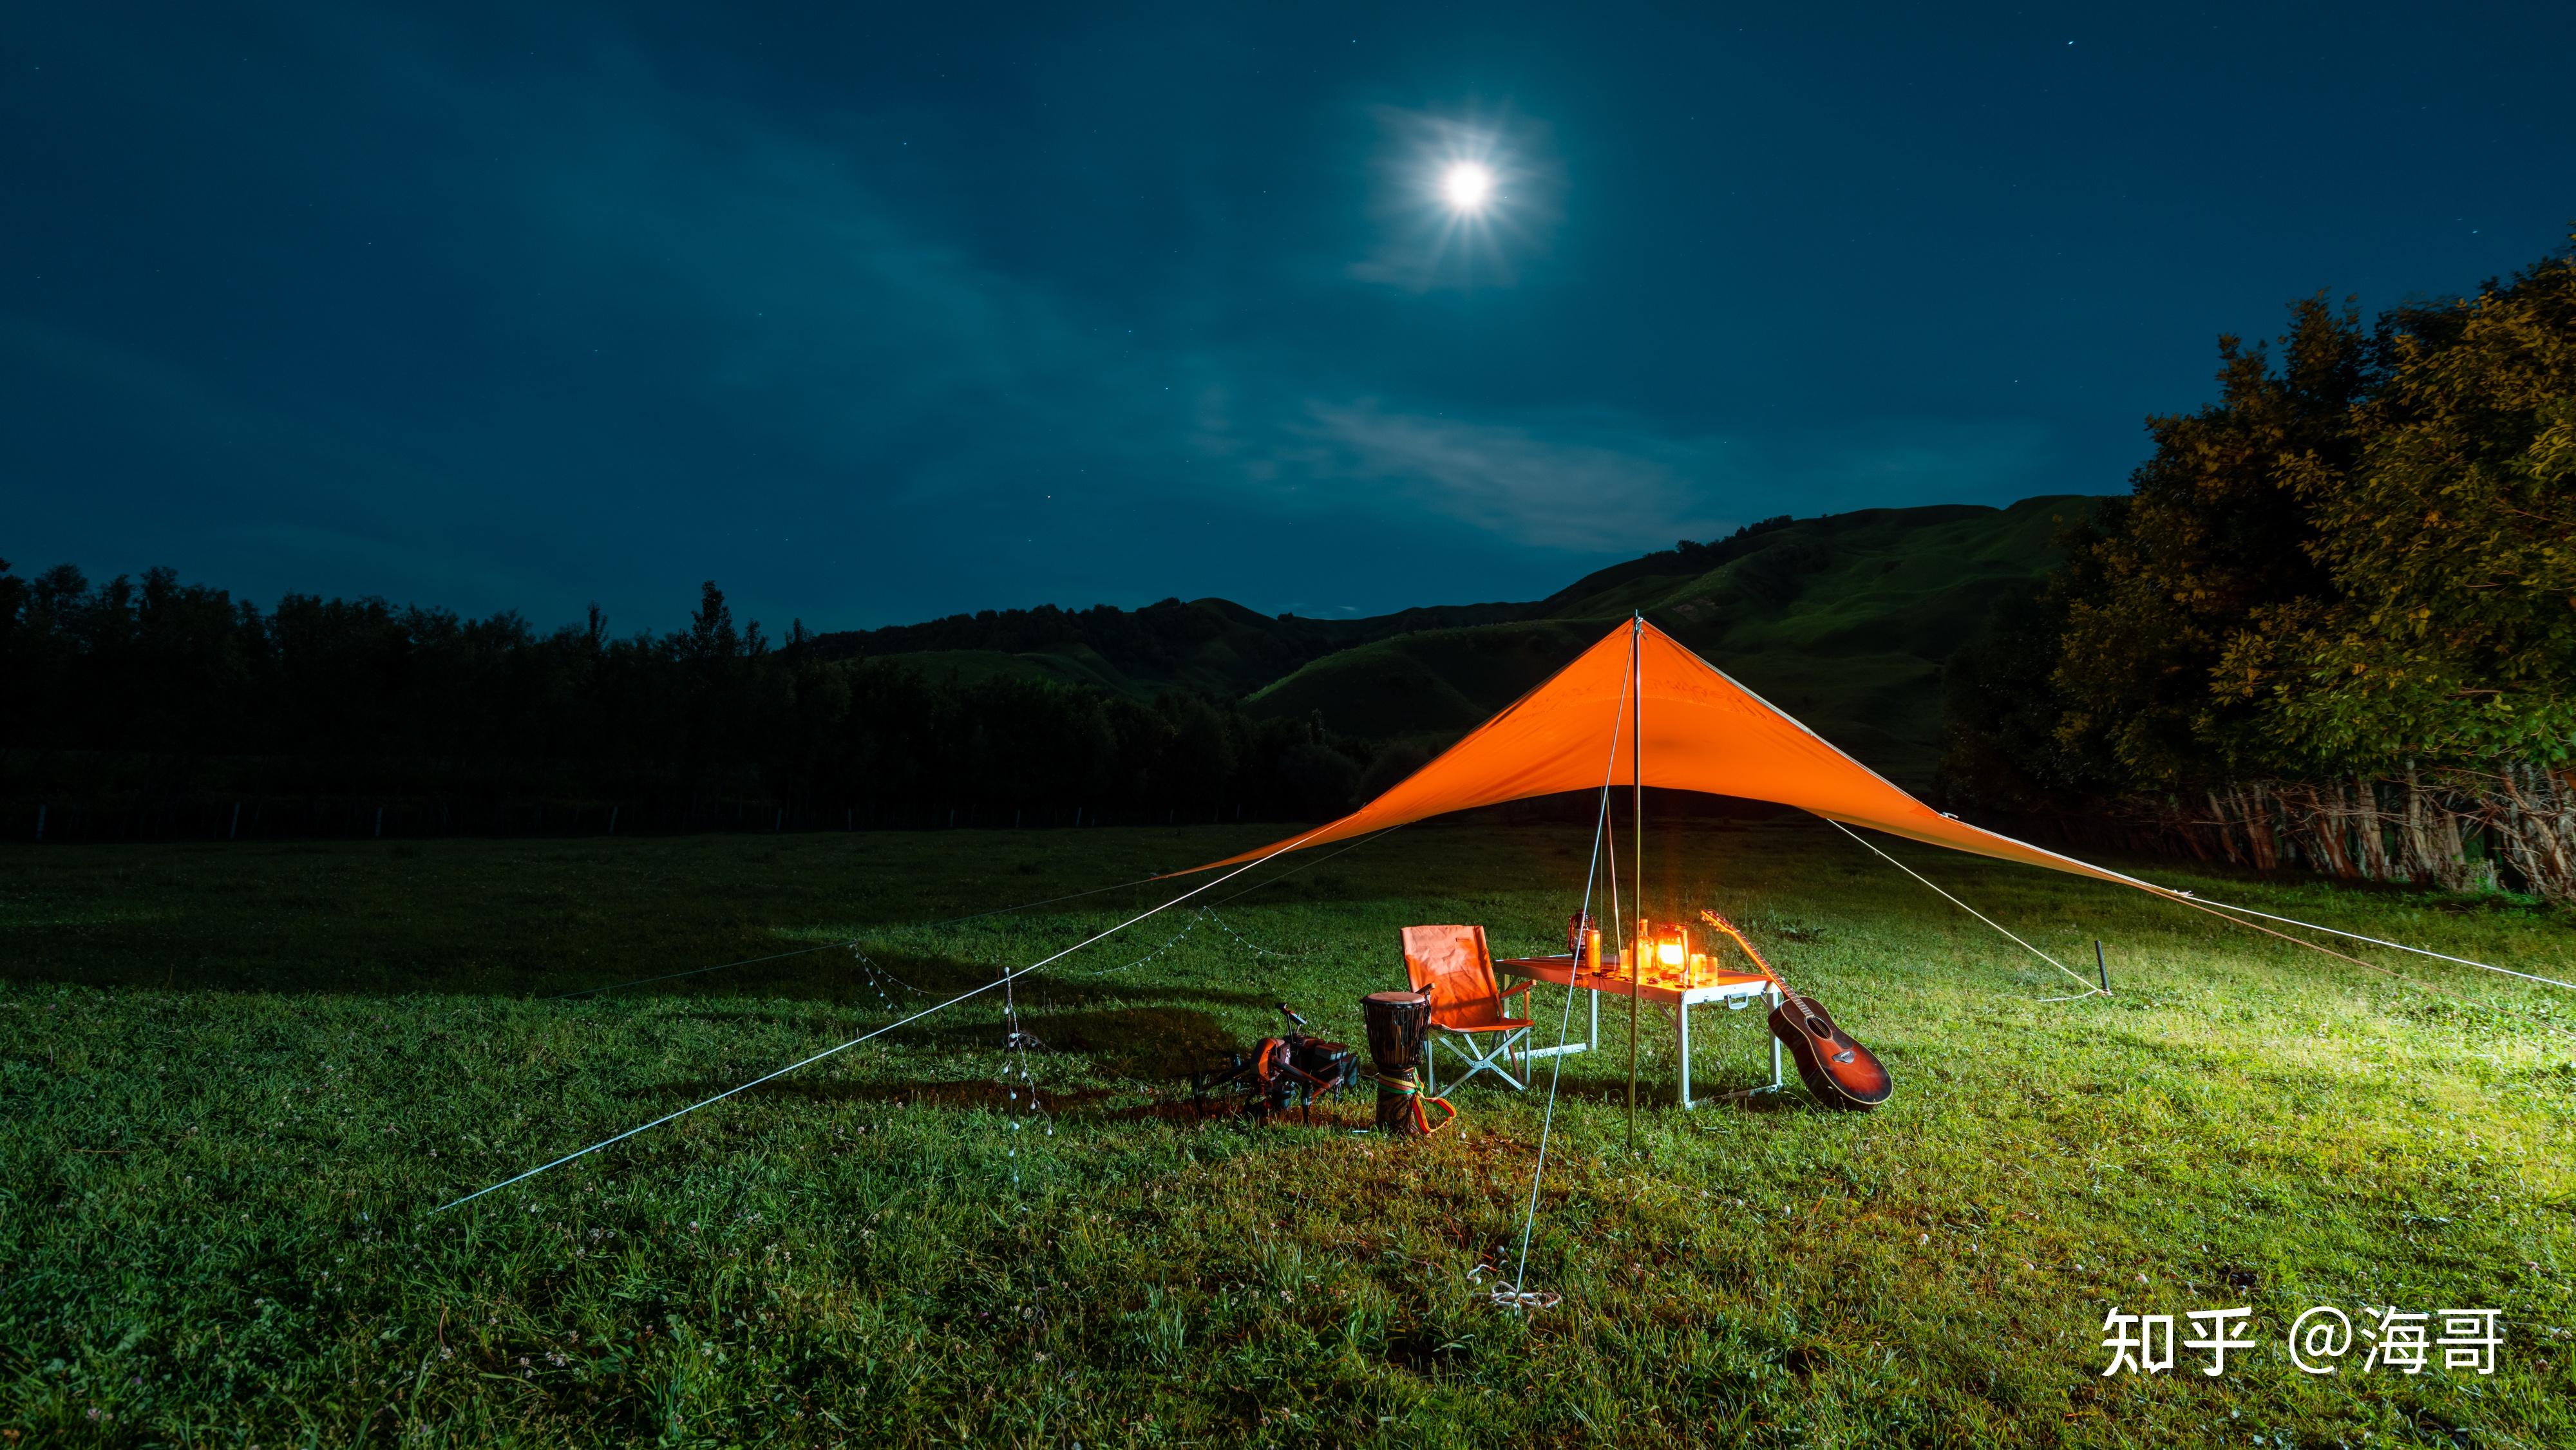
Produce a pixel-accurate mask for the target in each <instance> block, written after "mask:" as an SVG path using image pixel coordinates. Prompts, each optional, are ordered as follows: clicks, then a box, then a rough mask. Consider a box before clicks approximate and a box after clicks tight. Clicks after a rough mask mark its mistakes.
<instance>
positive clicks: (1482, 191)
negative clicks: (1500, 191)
mask: <svg viewBox="0 0 2576 1450" xmlns="http://www.w3.org/2000/svg"><path fill="white" fill-rule="evenodd" d="M1493 194H1494V173H1493V172H1491V171H1489V170H1487V169H1485V168H1484V167H1483V166H1480V165H1478V164H1477V163H1475V162H1473V161H1460V162H1455V163H1453V164H1452V165H1451V166H1450V167H1449V169H1448V170H1447V171H1445V172H1442V173H1441V175H1440V196H1441V199H1442V200H1444V201H1447V202H1448V203H1449V205H1450V207H1451V208H1452V209H1453V210H1456V211H1482V210H1484V209H1485V202H1486V201H1487V200H1488V199H1489V198H1491V197H1492V196H1493Z"/></svg>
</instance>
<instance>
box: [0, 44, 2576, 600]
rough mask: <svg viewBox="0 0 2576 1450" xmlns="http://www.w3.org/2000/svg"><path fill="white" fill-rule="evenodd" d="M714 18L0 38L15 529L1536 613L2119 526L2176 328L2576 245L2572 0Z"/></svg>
mask: <svg viewBox="0 0 2576 1450" xmlns="http://www.w3.org/2000/svg"><path fill="white" fill-rule="evenodd" d="M752 8H753V7H747V6H716V5H712V4H707V5H700V6H696V7H692V8H690V9H687V10H678V9H674V10H667V11H656V10H652V9H649V8H645V7H615V8H603V9H600V10H596V11H585V10H575V9H570V8H566V7H560V6H542V5H528V4H512V5H506V6H498V7H493V8H491V9H488V10H481V11H478V10H476V9H475V8H474V7H471V6H467V5H461V4H440V5H434V6H424V7H422V8H420V9H419V10H417V11H400V10H395V9H390V8H381V7H359V6H351V5H346V4H335V5H315V6H310V7H263V6H256V5H243V6H234V5H214V6H208V5H185V6H180V5H173V6H169V7H166V8H160V9H146V8H133V7H123V6H115V5H86V4H70V5H26V6H21V7H18V8H17V9H16V10H15V11H13V13H12V17H11V20H10V24H9V26H8V29H7V33H6V34H5V35H0V65H5V75H6V78H7V81H6V85H5V87H0V178H5V184H6V196H7V210H6V215H7V217H8V222H7V224H6V226H5V227H0V556H5V557H6V558H8V559H9V560H10V561H11V562H12V564H13V565H14V566H15V567H16V568H17V569H18V571H19V572H20V573H22V574H24V573H26V572H29V571H30V570H31V569H35V568H42V567H44V566H46V565H49V564H53V563H57V562H62V561H65V560H68V561H71V562H75V563H77V564H79V565H81V566H82V567H83V568H84V569H87V570H88V571H90V572H91V573H92V574H93V575H105V574H112V573H117V572H126V571H139V570H140V569H142V568H143V567H145V566H148V565H153V564H168V565H171V566H173V567H175V568H177V569H178V570H179V571H180V572H181V574H182V575H183V576H184V577H187V578H189V579H192V580H200V581H204V582H209V583H215V584H220V585H223V586H226V587H229V588H232V589H234V590H235V591H237V592H243V593H247V594H248V595H250V596H251V597H254V598H257V599H260V600H262V601H263V602H265V601H268V600H272V599H273V598H274V597H275V596H276V595H277V594H278V593H279V592H281V591H284V590H289V589H299V590H310V591H318V592H323V593H339V594H381V595H384V596H387V597H389V598H392V599H394V600H395V601H397V602H402V601H406V600H414V601H418V602H421V603H438V604H446V605H450V606H453V607H456V608H459V609H463V610H466V611H469V612H478V613H479V612H487V611H491V610H497V609H503V608H516V609H519V610H521V611H523V612H524V613H526V614H527V615H528V616H529V617H530V618H531V619H532V620H534V621H535V622H536V623H538V624H540V625H548V626H550V625H553V624H557V623H561V622H563V621H566V620H569V619H571V618H574V617H576V616H577V615H578V614H579V612H580V610H581V608H582V606H583V605H584V604H585V603H586V602H589V601H592V600H597V601H598V602H600V603H601V604H602V605H604V606H605V607H606V608H607V609H608V611H609V613H610V616H611V622H612V625H613V626H614V627H616V628H618V629H620V630H628V629H634V628H640V627H646V626H652V627H668V626H671V625H675V624H677V623H678V622H679V621H680V619H681V618H682V616H683V615H684V614H685V612H686V610H687V609H688V607H689V606H690V604H691V603H692V602H693V598H694V590H695V587H696V584H697V581H699V580H701V579H705V578H714V579H717V580H719V581H720V582H722V583H723V584H724V585H725V586H726V587H727V589H728V590H729V591H730V592H731V593H732V594H733V595H734V596H735V599H736V601H737V606H738V610H739V612H742V613H745V614H750V615H757V616H759V617H761V618H763V619H765V620H767V621H769V622H770V623H771V625H772V627H773V628H778V627H783V626H784V625H785V623H786V622H787V620H788V619H789V618H791V617H801V618H803V619H804V620H805V621H806V622H807V623H808V624H809V625H812V626H814V627H817V628H844V627H855V626H864V625H871V624H882V623H892V622H898V621H904V620H913V619H923V618H929V617H932V616H935V615H939V614H943V613H949V612H953V611H957V610H965V609H975V608H982V607H1004V606H1013V605H1027V604H1036V603H1044V602H1054V603H1062V604H1071V605H1087V604H1091V603H1094V602H1103V601H1105V602H1110V603H1117V604H1136V603H1141V602H1146V601H1150V600H1153V599H1157V598H1161V597H1163V596H1165V595H1172V594H1177V595H1180V596H1182V597H1185V598H1186V597H1195V596H1198V595H1205V594H1222V595H1225V596H1227V597H1230V598H1234V599H1237V600H1241V601H1243V602H1245V603H1247V604H1250V605H1252V606H1254V607H1256V608H1260V609H1263V610H1267V611H1277V610H1289V609H1293V610H1296V611H1299V612H1302V613H1311V614H1330V613H1339V612H1345V611H1357V612H1368V613H1373V612H1379V611H1383V610H1387V609H1392V608H1398V607H1401V606H1404V605H1408V604H1423V603H1440V602H1463V601H1469V600H1482V599H1521V598H1535V597H1538V596H1540V595H1543V594H1546V593H1548V592H1551V591H1552V590H1554V589H1556V588H1558V587H1559V586H1561V585H1563V584H1565V583H1567V582H1569V581H1570V580H1572V579H1573V578H1574V577H1575V576H1576V575H1578V574H1580V573H1581V572H1583V571H1584V570H1586V569H1588V568H1592V567H1596V566H1597V565H1599V564H1601V563H1603V562H1607V561H1609V560H1611V559H1615V558H1620V557H1626V556H1630V555H1633V554H1635V553H1638V552H1641V551H1643V550H1646V549H1651V548H1665V547H1670V545H1671V543H1672V541H1673V540H1674V539H1676V538H1680V537H1692V538H1706V537H1709V536H1712V535H1715V534H1718V533H1722V532H1724V531H1726V530H1729V529H1732V528H1733V527H1734V526H1736V525H1737V524H1739V523H1742V522H1744V521H1746V520H1749V519H1754V518H1759V517H1763V516H1766V515H1771V514H1778V513H1797V514H1815V513H1820V512H1831V511H1840V510H1845V509H1852V508H1861V507H1870V506H1876V505H1887V504H1918V503H1939V502H1982V503H2006V502H2009V501H2011V500H2013V499H2017V498H2022V497H2027V496H2029V495H2032V494H2040V493H2062V492H2088V493H2105V492H2113V491H2117V490H2118V489H2120V488H2122V487H2123V486H2124V484H2125V479H2126V477H2127V474H2128V471H2129V469H2130V468H2131V467H2132V466H2133V465H2134V464H2135V463H2136V462H2137V461H2138V460H2139V458H2140V457H2141V455H2142V451H2143V448H2144V441H2145V440H2144V434H2143V431H2142V428H2141V420H2142V418H2143V416H2144V415H2145V414H2147V413H2149V412H2155V411H2176V410H2182V409H2187V408H2190V407H2193V406H2197V405H2198V404H2199V403H2201V402H2203V401H2205V400H2206V399H2207V398H2208V397H2209V396H2210V394H2211V392H2212V384H2211V373H2212V370H2213V366H2214V359H2213V351H2212V349H2213V342H2214V338H2215V336H2216V334H2217V333H2219V332H2220V331H2222V330H2237V331H2244V332H2252V333H2270V332H2273V331H2277V329H2278V326H2279V324H2280V322H2281V320H2282V318H2283V317H2284V312H2283V307H2284V304H2286V303H2287V302H2289V301H2290V300H2291V299H2292V298H2295V297H2298V296H2301V295H2304V294H2308V293H2312V292H2315V291H2317V290H2319V289H2321V288H2323V289H2332V291H2333V292H2335V293H2336V294H2337V295H2341V294H2344V293H2357V294H2359V296H2360V298H2361V301H2362V303H2363V305H2364V306H2365V307H2368V308H2377V307H2382V306H2386V305H2388V304H2390V303H2393V302H2396V301H2398V300H2400V299H2402V298H2405V297H2409V296H2424V295H2428V294H2439V293H2450V292H2457V291H2460V290H2463V289H2468V288H2472V287H2474V286H2475V285H2476V284H2477V283H2478V282H2479V281H2480V280H2481V279H2483V278H2485V277H2488V276H2492V275H2496V274H2499V273H2507V272H2510V271H2512V270H2513V269H2515V268H2517V267H2520V266H2522V265H2525V264H2527V263H2529V262H2531V261H2533V260H2535V259H2536V258H2538V257H2539V256H2541V255H2542V254H2544V253H2546V252H2549V251H2551V250H2554V249H2557V248H2560V247H2562V246H2563V245H2564V244H2565V237H2566V232H2567V222H2568V218H2569V217H2571V216H2576V105H2571V104H2570V86H2571V84H2576V82H2571V81H2570V79H2569V77H2570V73H2571V71H2570V67H2571V56H2576V20H2571V16H2576V7H2569V6H2564V5H2534V6H2529V7H2519V8H2515V7H2480V6H2475V5H2447V6H2423V5H2410V6H2388V7H2378V8H2373V9H2367V10H2365V9H2364V8H2362V7H2358V6H2349V7H2348V6H2306V7H2299V8H2298V9H2297V10H2295V11H2292V10H2286V9H2284V10H2281V11H2278V12H2265V13H2254V12H2251V11H2249V10H2248V9H2247V8H2245V7H2241V6H2237V5H2223V6H2213V7H2207V8H2184V7H2179V6H2167V7H2156V8H2153V9H2141V8H2135V7H2131V8H2127V9H2124V10H2120V11H2118V12H2114V11H2112V10H2111V9H2109V8H2107V7H2099V6H2084V7H2068V8H2061V9H2045V8H2028V9H2020V10H2016V9H2009V8H2007V9H1994V10H1980V11H1974V12H1971V11H1966V10H1961V9H1957V8H1954V7H1945V6H1905V7H1846V8H1842V9H1839V10H1832V11H1828V10H1825V9H1822V8H1806V7H1800V8H1799V9H1798V11H1797V12H1795V13H1794V14H1793V13H1790V10H1789V7H1777V8H1764V9H1758V10H1757V9H1749V8H1745V7H1726V6H1716V5H1687V6H1674V7H1671V8H1669V9H1666V10H1647V9H1626V8H1611V7H1603V6H1567V5H1547V6H1525V5H1505V4H1479V5H1472V6H1467V5H1462V6H1431V5H1413V6H1400V7H1389V6H1381V5H1367V6H1358V7H1350V8H1347V9H1344V8H1336V7H1329V6H1320V5H1305V4H1299V5H1287V4H1280V5H1273V6H1263V7H1244V6H1229V5H1210V4H1177V5H1172V6H1168V7H1160V8H1151V9H1132V10H1124V11H1108V10H1090V9H1088V8H1086V7H1066V6H1058V5H1041V6H1030V7H1026V8H1025V9H997V8H984V9H971V8H968V7H960V6H924V5H908V6H902V7H893V6H872V5H850V4H834V5H816V6H812V7H810V8H802V9H800V8H794V7H766V8H764V9H763V13H761V14H759V15H752V14H750V13H748V12H749V11H750V10H751V9H752ZM1077 9H1082V10H1083V12H1084V13H1081V14H1079V15H1077V14H1075V13H1074V12H1075V11H1076V10H1077ZM1784 16H1786V18H1783V17H1784ZM1461 159H1468V160H1474V161H1477V162H1479V163H1481V164H1483V165H1486V166H1487V167H1489V168H1490V173H1491V176H1492V178H1493V181H1494V188H1495V189H1494V193H1493V195H1492V197H1491V199H1490V202H1489V204H1488V206H1487V207H1486V208H1485V209H1484V210H1483V211H1481V212H1476V213H1472V214H1468V215H1466V216H1465V217H1464V219H1462V218H1461V215H1460V214H1459V213H1457V212H1455V211H1453V210H1451V209H1449V208H1446V207H1444V205H1443V204H1442V199H1441V196H1440V192H1439V179H1440V177H1441V176H1442V174H1443V168H1445V167H1446V166H1449V165H1451V164H1453V163H1455V162H1457V161H1459V160H1461Z"/></svg>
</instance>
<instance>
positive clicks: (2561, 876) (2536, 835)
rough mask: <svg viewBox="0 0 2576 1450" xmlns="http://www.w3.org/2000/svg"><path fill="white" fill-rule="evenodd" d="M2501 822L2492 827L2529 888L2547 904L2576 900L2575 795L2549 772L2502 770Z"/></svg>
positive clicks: (2519, 768) (2515, 767)
mask: <svg viewBox="0 0 2576 1450" xmlns="http://www.w3.org/2000/svg"><path fill="white" fill-rule="evenodd" d="M2503 785H2504V789H2503V791H2502V793H2501V794H2502V800H2501V802H2500V804H2501V805H2502V806H2503V807H2504V809H2503V811H2502V816H2503V819H2502V820H2501V821H2497V820H2494V819H2493V818H2492V817H2491V818H2490V824H2491V825H2492V826H2493V827H2494V829H2495V830H2496V834H2497V835H2498V837H2499V838H2501V839H2502V840H2503V842H2504V847H2505V854H2506V855H2507V856H2508V857H2509V858H2510V859H2511V860H2512V862H2513V865H2514V869H2515V870H2517V871H2520V872H2521V873H2522V876H2523V879H2524V880H2525V881H2527V882H2529V883H2530V884H2531V889H2532V891H2533V892H2534V893H2536V894H2538V895H2539V896H2540V897H2541V898H2542V899H2544V900H2548V901H2576V792H2570V791H2569V790H2568V789H2567V788H2566V787H2565V786H2564V784H2563V783H2561V782H2560V781H2559V780H2558V779H2557V778H2556V777H2555V776H2554V775H2552V774H2551V773H2550V772H2548V771H2544V770H2541V769H2538V768H2536V767H2533V766H2528V765H2522V764H2519V763H2516V764H2512V765H2508V766H2506V767H2505V769H2504V777H2503Z"/></svg>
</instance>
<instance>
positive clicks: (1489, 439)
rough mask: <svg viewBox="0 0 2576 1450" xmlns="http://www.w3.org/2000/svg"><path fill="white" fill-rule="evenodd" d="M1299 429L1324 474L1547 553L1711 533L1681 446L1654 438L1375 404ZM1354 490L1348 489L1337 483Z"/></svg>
mask: <svg viewBox="0 0 2576 1450" xmlns="http://www.w3.org/2000/svg"><path fill="white" fill-rule="evenodd" d="M1309 412H1310V414H1311V415H1312V422H1311V423H1310V424H1309V425H1307V426H1305V427H1303V428H1302V429H1299V430H1298V431H1299V432H1300V433H1302V434H1303V436H1304V437H1305V438H1306V439H1307V440H1308V441H1309V442H1310V443H1311V444H1312V445H1313V447H1312V448H1311V449H1309V450H1306V451H1305V452H1304V453H1303V455H1302V461H1303V462H1304V463H1305V464H1306V465H1307V469H1308V471H1309V472H1310V473H1311V474H1312V475H1313V476H1315V477H1317V478H1318V479H1321V480H1341V481H1345V482H1361V483H1368V484H1392V485H1394V486H1395V490H1396V494H1397V496H1398V497H1400V498H1402V499H1404V500H1406V501H1408V502H1410V503H1413V504H1415V505H1417V506H1419V507H1422V508H1427V509H1429V510H1431V511H1433V512H1436V513H1440V514H1444V515H1446V516H1448V517H1450V518H1454V519H1458V520H1461V521H1463V522H1466V523H1470V524H1474V525H1476V526H1477V527H1479V528H1482V529H1486V530H1489V531H1491V532H1493V533H1497V534H1501V535H1503V536H1505V537H1506V538H1509V539H1511V540H1513V541H1514V542H1516V543H1521V544H1526V545H1531V546H1534V547H1538V548H1544V549H1563V550H1568V551H1572V552H1578V553H1597V552H1606V551H1609V550H1615V549H1623V548H1634V547H1637V546H1638V545H1640V544H1642V543H1645V542H1647V541H1653V540H1660V541H1662V542H1666V543H1669V542H1670V541H1671V539H1672V538H1673V536H1674V531H1675V530H1676V529H1679V530H1681V531H1683V532H1688V531H1689V530H1691V529H1693V528H1695V527H1696V528H1702V529H1705V528H1707V527H1710V526H1712V525H1713V524H1714V522H1715V521H1714V520H1713V519H1709V518H1706V517H1695V516H1694V513H1693V500H1692V498H1691V493H1692V489H1691V487H1690V484H1689V481H1688V479H1687V478H1686V477H1685V475H1684V473H1683V472H1682V471H1681V470H1679V469H1677V468H1676V467H1675V466H1674V463H1673V461H1672V460H1670V459H1668V458H1666V457H1662V456H1658V455H1659V454H1662V453H1666V452H1676V451H1677V452H1681V453H1683V454H1688V453H1690V452H1691V450H1689V449H1681V450H1673V449H1670V447H1669V446H1668V445H1663V444H1660V443H1657V442H1654V441H1652V440H1648V439H1639V438H1631V439H1630V440H1629V441H1628V443H1627V445H1626V446H1619V445H1615V444H1605V443H1599V442H1585V441H1579V440H1573V439H1550V438H1545V437H1541V436H1539V435H1538V434H1536V433H1533V432H1531V431H1530V430H1528V429H1525V428H1518V427H1512V426H1508V425H1500V424H1490V423H1471V422H1465V421H1459V420H1453V419H1449V418H1443V417H1425V416H1423V415H1421V414H1418V413H1390V412H1386V411H1384V410H1383V409H1382V408H1380V407H1379V405H1378V404H1377V403H1376V402H1375V401H1364V402H1358V403H1349V404H1331V403H1315V404H1312V405H1310V407H1309ZM1339 492H1341V493H1343V494H1344V495H1346V496H1348V495H1350V493H1351V491H1350V490H1340V491H1339Z"/></svg>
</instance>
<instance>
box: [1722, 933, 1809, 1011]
mask: <svg viewBox="0 0 2576 1450" xmlns="http://www.w3.org/2000/svg"><path fill="white" fill-rule="evenodd" d="M1699 915H1700V919H1701V920H1702V921H1705V922H1707V923H1708V924H1709V925H1711V926H1713V927H1716V928H1717V929H1718V930H1719V931H1722V932H1724V933H1726V934H1727V936H1729V937H1730V938H1732V939H1733V940H1734V942H1735V944H1736V945H1737V946H1739V947H1742V948H1743V949H1744V955H1746V956H1747V957H1750V958H1751V959H1752V961H1753V965H1755V966H1757V967H1759V968H1761V969H1762V975H1763V976H1765V977H1768V978H1770V979H1771V985H1772V986H1774V987H1777V988H1779V989H1780V996H1781V997H1782V998H1783V999H1784V1000H1786V1001H1790V1002H1794V1003H1796V1004H1798V1010H1799V1011H1801V1012H1803V1011H1806V1010H1807V1007H1806V1001H1807V999H1806V998H1804V997H1801V996H1799V995H1798V992H1797V989H1796V988H1794V987H1791V986H1790V985H1789V984H1788V983H1787V982H1785V981H1782V980H1781V979H1780V974H1779V972H1777V971H1776V970H1774V969H1773V968H1772V966H1771V964H1770V963H1769V962H1766V961H1764V960H1763V959H1762V953H1760V952H1758V951H1755V950H1754V949H1753V943H1751V942H1749V941H1746V940H1745V939H1744V933H1742V932H1740V931H1738V930H1736V929H1735V923H1734V922H1731V921H1728V920H1727V919H1726V918H1725V917H1722V916H1720V915H1718V914H1717V913H1716V912H1714V911H1702V912H1701V913H1700V914H1699Z"/></svg>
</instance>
